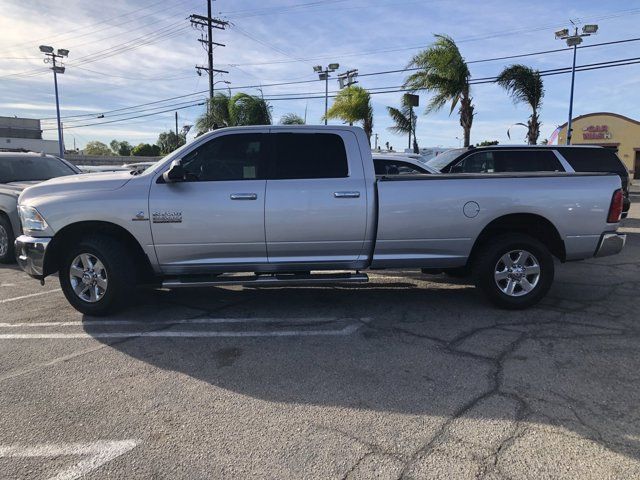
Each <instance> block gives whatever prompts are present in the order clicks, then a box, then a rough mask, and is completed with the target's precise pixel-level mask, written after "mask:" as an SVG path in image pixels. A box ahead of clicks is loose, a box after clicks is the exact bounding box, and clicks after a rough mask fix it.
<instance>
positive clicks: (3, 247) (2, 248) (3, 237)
mask: <svg viewBox="0 0 640 480" xmlns="http://www.w3.org/2000/svg"><path fill="white" fill-rule="evenodd" d="M7 253H9V234H8V233H7V231H6V230H5V228H4V227H3V226H2V225H0V257H4V256H5V255H6V254H7Z"/></svg>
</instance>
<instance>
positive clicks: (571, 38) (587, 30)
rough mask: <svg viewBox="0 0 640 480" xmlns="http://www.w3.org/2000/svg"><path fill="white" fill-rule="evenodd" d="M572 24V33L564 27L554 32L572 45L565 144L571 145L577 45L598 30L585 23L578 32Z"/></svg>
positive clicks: (596, 26) (596, 27)
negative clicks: (580, 31)
mask: <svg viewBox="0 0 640 480" xmlns="http://www.w3.org/2000/svg"><path fill="white" fill-rule="evenodd" d="M571 23H572V24H573V26H574V32H573V35H571V34H569V29H568V28H564V29H562V30H558V31H557V32H556V33H555V36H556V39H559V40H566V42H567V46H568V47H573V63H572V65H571V92H570V94H569V119H568V120H567V145H571V137H572V136H573V131H572V130H573V128H572V124H571V123H572V118H573V90H574V87H575V80H576V55H577V53H578V45H580V44H581V43H582V39H583V37H588V36H590V35H594V34H595V33H597V31H598V25H593V24H592V25H585V26H583V27H582V33H578V27H577V26H576V24H575V23H574V22H573V20H572V21H571Z"/></svg>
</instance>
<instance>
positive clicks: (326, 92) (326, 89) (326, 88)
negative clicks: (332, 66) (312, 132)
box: [324, 73, 329, 125]
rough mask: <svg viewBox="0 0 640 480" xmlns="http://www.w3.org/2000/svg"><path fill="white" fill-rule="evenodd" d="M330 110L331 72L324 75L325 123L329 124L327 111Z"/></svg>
mask: <svg viewBox="0 0 640 480" xmlns="http://www.w3.org/2000/svg"><path fill="white" fill-rule="evenodd" d="M328 111H329V73H327V74H326V75H325V76H324V124H325V125H327V120H328V119H327V112H328Z"/></svg>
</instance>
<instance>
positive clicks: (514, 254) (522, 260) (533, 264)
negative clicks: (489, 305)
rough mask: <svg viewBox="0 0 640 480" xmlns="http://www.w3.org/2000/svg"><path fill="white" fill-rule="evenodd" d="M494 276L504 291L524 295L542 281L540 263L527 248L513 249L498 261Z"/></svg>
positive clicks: (514, 294)
mask: <svg viewBox="0 0 640 480" xmlns="http://www.w3.org/2000/svg"><path fill="white" fill-rule="evenodd" d="M493 277H494V279H495V282H496V285H497V286H498V288H499V289H500V291H501V292H502V293H504V294H505V295H508V296H510V297H522V296H524V295H527V294H528V293H530V292H531V291H532V290H533V289H534V288H536V286H537V285H538V282H539V281H540V263H539V262H538V259H537V258H536V257H535V256H534V255H533V254H532V253H531V252H527V251H526V250H511V251H510V252H507V253H505V254H504V255H502V256H501V257H500V259H499V260H498V262H497V263H496V267H495V269H494V273H493Z"/></svg>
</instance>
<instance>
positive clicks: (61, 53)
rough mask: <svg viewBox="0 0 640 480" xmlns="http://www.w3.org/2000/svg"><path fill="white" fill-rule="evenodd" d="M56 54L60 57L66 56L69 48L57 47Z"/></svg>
mask: <svg viewBox="0 0 640 480" xmlns="http://www.w3.org/2000/svg"><path fill="white" fill-rule="evenodd" d="M58 55H60V56H61V57H68V56H69V50H67V49H66V48H59V49H58Z"/></svg>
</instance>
